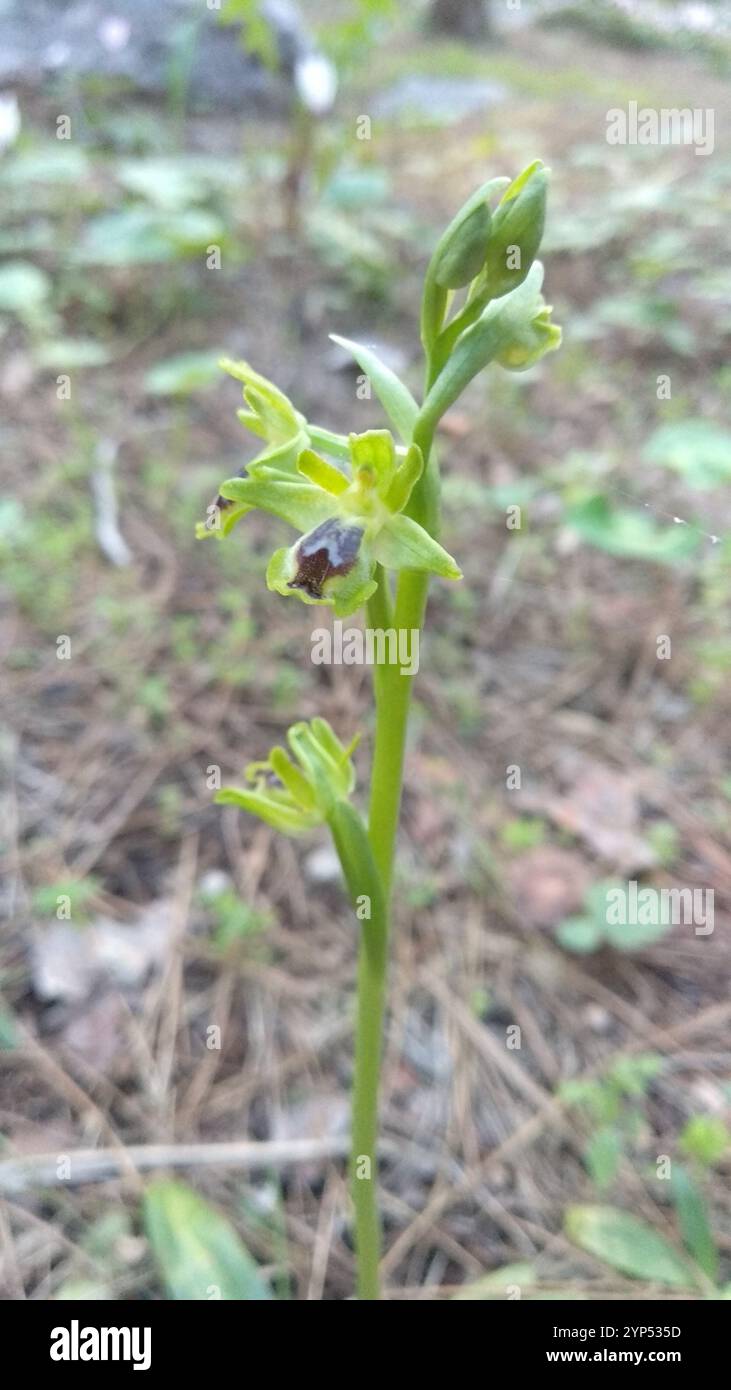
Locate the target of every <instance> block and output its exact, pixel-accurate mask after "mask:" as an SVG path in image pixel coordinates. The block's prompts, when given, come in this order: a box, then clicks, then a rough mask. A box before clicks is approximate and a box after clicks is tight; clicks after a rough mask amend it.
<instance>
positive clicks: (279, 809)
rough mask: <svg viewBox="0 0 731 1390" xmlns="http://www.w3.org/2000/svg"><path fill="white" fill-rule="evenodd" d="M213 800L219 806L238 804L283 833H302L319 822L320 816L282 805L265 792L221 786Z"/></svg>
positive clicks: (243, 809)
mask: <svg viewBox="0 0 731 1390" xmlns="http://www.w3.org/2000/svg"><path fill="white" fill-rule="evenodd" d="M215 800H216V801H217V802H218V804H219V805H220V806H240V807H241V809H242V811H248V812H249V814H250V815H252V816H258V818H259V820H263V821H265V822H266V824H267V825H271V826H273V828H274V829H275V830H282V831H283V832H284V834H285V835H304V834H305V832H306V831H307V830H310V829H311V828H312V826H313V825H318V824H319V823H320V819H321V817H320V816H319V815H315V814H314V813H312V812H309V813H308V812H305V811H301V810H298V809H297V807H295V806H287V805H282V804H281V802H277V801H274V800H273V799H272V798H270V797H269V796H267V794H266V793H265V792H254V791H244V790H241V789H240V788H238V787H222V788H221V790H220V792H217V793H216V797H215Z"/></svg>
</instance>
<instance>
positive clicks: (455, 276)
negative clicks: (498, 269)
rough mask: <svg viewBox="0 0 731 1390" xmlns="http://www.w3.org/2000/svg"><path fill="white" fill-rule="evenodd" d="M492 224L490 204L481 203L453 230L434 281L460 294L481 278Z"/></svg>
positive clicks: (435, 271) (437, 263)
mask: <svg viewBox="0 0 731 1390" xmlns="http://www.w3.org/2000/svg"><path fill="white" fill-rule="evenodd" d="M490 222H491V218H490V209H489V207H488V206H487V203H478V204H477V207H475V208H473V209H472V211H471V212H470V213H468V214H467V216H466V217H465V218H464V220H463V221H462V222H460V223H459V224H458V225H457V226H456V227H455V228H454V230H453V232H452V234H451V236H450V238H449V240H448V241H447V244H446V245H445V246H442V248H441V251H440V253H439V257H438V259H437V262H436V265H435V267H434V279H435V280H436V282H437V284H438V285H441V286H442V288H443V289H448V290H459V289H461V288H462V286H463V285H468V284H469V283H470V280H474V278H475V276H476V275H479V273H480V271H481V270H482V267H483V265H484V263H485V255H486V252H487V245H488V238H489V236H490Z"/></svg>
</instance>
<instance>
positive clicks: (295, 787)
mask: <svg viewBox="0 0 731 1390" xmlns="http://www.w3.org/2000/svg"><path fill="white" fill-rule="evenodd" d="M269 765H270V767H271V769H272V772H274V773H275V775H276V776H277V777H278V778H279V780H280V782H281V783H282V786H283V787H286V789H287V791H288V792H289V793H290V794H291V796H292V797H293V798H294V800H295V801H297V802H298V803H299V805H300V806H303V807H304V808H305V809H306V810H312V808H313V807H314V805H315V797H314V794H313V791H312V787H311V786H310V784H309V782H308V780H307V778H306V777H305V775H304V773H303V772H301V771H300V769H299V768H298V767H295V765H294V763H293V762H292V761H291V759H290V758H288V757H287V754H286V753H285V751H284V749H283V748H272V751H271V753H270V754H269Z"/></svg>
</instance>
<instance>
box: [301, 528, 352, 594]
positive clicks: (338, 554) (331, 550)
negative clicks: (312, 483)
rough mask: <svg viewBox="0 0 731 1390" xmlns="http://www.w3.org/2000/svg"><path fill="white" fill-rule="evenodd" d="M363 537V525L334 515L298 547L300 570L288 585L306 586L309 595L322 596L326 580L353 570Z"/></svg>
mask: <svg viewBox="0 0 731 1390" xmlns="http://www.w3.org/2000/svg"><path fill="white" fill-rule="evenodd" d="M362 539H363V528H362V527H361V526H347V525H345V524H344V523H343V522H342V521H337V520H336V519H335V518H334V517H333V518H332V519H331V520H330V521H323V522H322V523H321V525H320V526H316V527H315V529H314V531H310V533H309V535H308V536H303V538H302V540H301V541H300V543H299V545H298V546H297V549H296V552H295V554H296V557H297V573H296V575H295V577H294V579H291V580H290V581H289V584H288V586H287V587H288V588H289V589H304V592H305V593H306V594H307V595H308V597H309V598H322V597H323V593H322V589H323V585H324V583H325V581H326V580H327V579H334V578H335V576H336V575H343V574H349V573H350V571H351V570H352V568H353V565H354V564H355V562H356V560H357V558H358V551H359V549H360V543H361V540H362Z"/></svg>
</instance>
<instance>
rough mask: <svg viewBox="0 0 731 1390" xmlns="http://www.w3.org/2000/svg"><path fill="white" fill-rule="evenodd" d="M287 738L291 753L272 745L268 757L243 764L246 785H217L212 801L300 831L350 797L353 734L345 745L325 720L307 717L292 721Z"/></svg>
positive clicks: (295, 832)
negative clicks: (306, 718) (219, 786)
mask: <svg viewBox="0 0 731 1390" xmlns="http://www.w3.org/2000/svg"><path fill="white" fill-rule="evenodd" d="M287 742H288V743H289V748H290V753H291V754H292V755H293V757H292V756H290V753H288V752H287V750H286V749H285V748H282V747H276V748H272V750H271V752H270V754H269V757H268V758H266V759H265V760H263V761H261V762H255V763H250V764H249V766H248V767H247V768H246V770H245V773H244V776H245V780H246V781H247V783H249V786H247V787H223V788H222V789H221V791H220V792H218V793H217V795H216V801H218V802H219V803H221V804H222V805H225V806H240V807H241V808H242V809H243V810H244V811H249V812H250V814H251V815H254V816H258V817H259V819H260V820H263V821H266V824H267V825H271V826H273V827H274V829H275V830H281V831H283V832H284V833H285V834H286V835H304V834H305V833H306V832H307V831H308V830H312V829H313V828H314V827H315V826H318V825H321V824H322V823H323V822H324V821H326V820H329V818H330V817H331V816H332V814H333V811H334V809H335V807H336V805H337V804H338V803H339V802H343V801H347V799H348V797H349V796H350V795H351V792H352V791H353V788H354V787H355V769H354V767H353V763H352V754H353V751H354V749H355V746H356V744H357V743H358V736H356V738H354V739H353V740H352V742H351V743H349V744H348V745H347V747H346V746H345V744H343V743H341V741H340V739H339V738H338V737H337V735H336V734H335V733H333V730H332V729H331V728H330V725H329V724H328V722H327V720H326V719H313V720H312V721H311V722H310V723H309V724H307V723H305V722H304V721H301V722H299V723H297V724H293V725H292V726H291V728H290V729H288V731H287Z"/></svg>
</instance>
